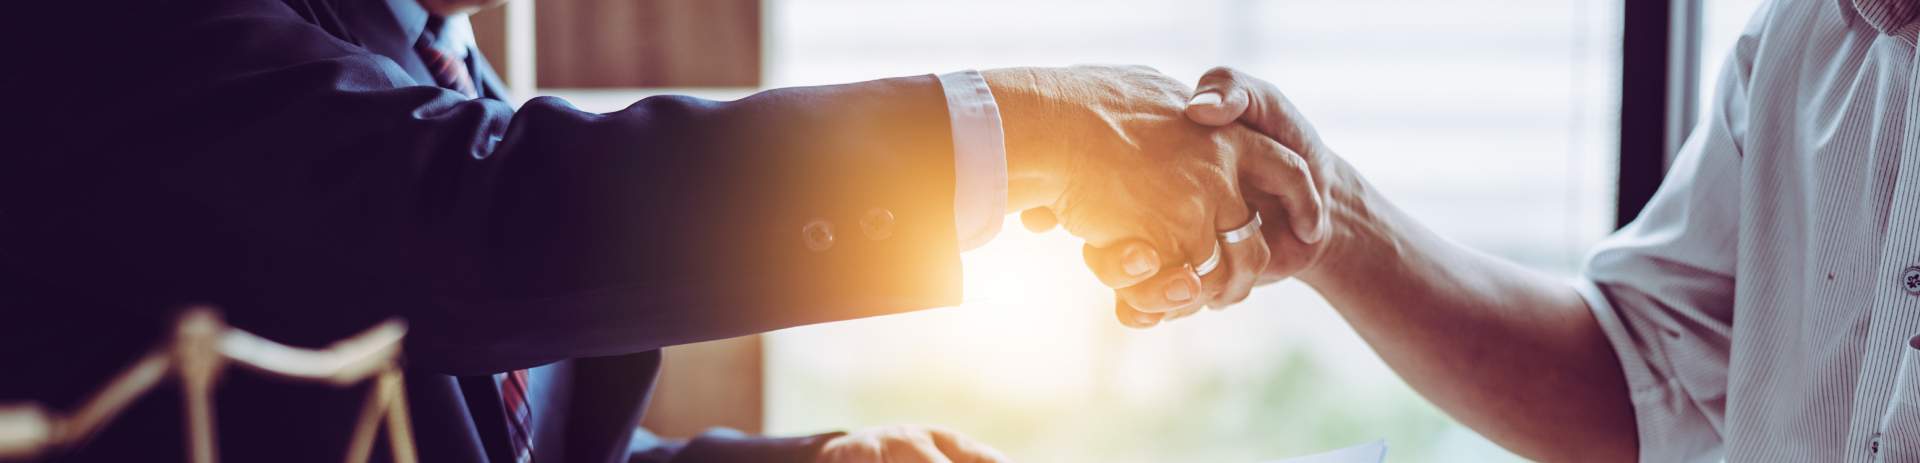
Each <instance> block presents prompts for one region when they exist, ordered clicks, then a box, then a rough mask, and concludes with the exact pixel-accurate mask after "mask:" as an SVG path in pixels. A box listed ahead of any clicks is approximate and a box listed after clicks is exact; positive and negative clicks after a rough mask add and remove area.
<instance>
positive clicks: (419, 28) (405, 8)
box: [387, 0, 1847, 45]
mask: <svg viewBox="0 0 1920 463" xmlns="http://www.w3.org/2000/svg"><path fill="white" fill-rule="evenodd" d="M1840 1H1843V2H1844V1H1847V0H1840ZM387 8H388V9H391V10H393V19H394V21H396V22H399V23H400V24H399V25H400V32H401V33H402V34H404V35H405V37H406V38H407V44H408V45H412V44H414V43H416V42H419V41H420V34H422V33H424V32H426V30H427V18H430V17H432V16H433V13H429V12H427V7H424V6H420V0H387Z"/></svg>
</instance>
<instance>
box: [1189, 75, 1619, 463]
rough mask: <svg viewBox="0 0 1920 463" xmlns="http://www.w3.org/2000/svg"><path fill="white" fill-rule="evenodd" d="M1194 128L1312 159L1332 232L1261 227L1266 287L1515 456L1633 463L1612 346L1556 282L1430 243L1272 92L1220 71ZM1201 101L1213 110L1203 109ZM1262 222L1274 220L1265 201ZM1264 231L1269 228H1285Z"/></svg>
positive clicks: (1204, 87)
mask: <svg viewBox="0 0 1920 463" xmlns="http://www.w3.org/2000/svg"><path fill="white" fill-rule="evenodd" d="M1200 92H1201V93H1203V94H1204V93H1215V94H1218V95H1221V96H1222V98H1220V99H1218V100H1212V99H1211V98H1210V97H1201V98H1199V99H1197V100H1196V103H1195V104H1194V105H1193V106H1192V107H1190V108H1189V111H1188V114H1189V116H1190V117H1192V118H1193V119H1195V120H1197V121H1200V122H1203V123H1209V124H1213V125H1223V124H1226V123H1230V122H1233V121H1235V120H1236V118H1237V120H1238V121H1239V122H1241V123H1244V124H1246V125H1249V126H1252V127H1254V128H1256V129H1258V130H1260V131H1261V132H1263V133H1266V134H1268V135H1269V136H1272V137H1274V138H1275V139H1276V140H1277V141H1280V142H1281V144H1282V145H1285V146H1287V147H1289V148H1292V149H1294V150H1296V151H1299V152H1300V154H1301V155H1302V156H1303V157H1305V158H1306V159H1308V161H1309V162H1308V164H1309V167H1310V169H1311V170H1313V177H1314V179H1315V183H1316V184H1317V185H1316V186H1317V188H1319V190H1320V191H1321V192H1322V193H1321V194H1322V196H1323V198H1325V200H1326V202H1327V207H1326V210H1327V211H1328V213H1329V219H1330V220H1329V222H1328V223H1329V224H1330V227H1329V229H1330V233H1331V234H1330V235H1329V236H1328V237H1327V239H1324V240H1320V241H1319V242H1318V243H1316V244H1305V243H1303V242H1301V241H1299V240H1297V239H1295V238H1294V237H1293V236H1292V235H1290V234H1288V233H1280V232H1276V230H1271V229H1270V230H1268V232H1267V233H1265V237H1266V239H1267V240H1268V245H1269V247H1270V248H1271V249H1272V250H1273V256H1274V257H1273V258H1272V266H1270V267H1269V268H1268V269H1267V270H1268V271H1267V272H1266V273H1267V275H1268V277H1269V278H1271V279H1277V278H1281V277H1285V276H1288V275H1293V276H1297V277H1299V278H1300V279H1301V280H1302V281H1305V282H1306V283H1308V284H1309V285H1312V286H1313V287H1314V289H1316V290H1318V291H1319V292H1320V293H1321V294H1322V295H1323V296H1325V297H1326V298H1327V300H1328V302H1330V303H1331V304H1332V305H1333V307H1334V308H1335V309H1336V310H1338V311H1339V312H1340V314H1341V315H1342V316H1343V317H1345V318H1346V319H1347V321H1348V322H1349V323H1351V324H1352V325H1353V327H1354V329H1355V330H1356V331H1358V332H1359V333H1360V335H1361V337H1363V338H1365V339H1366V341H1367V343H1368V344H1370V345H1372V346H1373V348H1374V350H1375V351H1377V352H1379V354H1380V356H1381V357H1382V358H1383V359H1385V360H1386V362H1387V364H1388V365H1390V366H1391V367H1392V368H1393V369H1394V371H1396V372H1398V373H1399V374H1400V376H1401V377H1403V378H1405V379H1406V381H1407V382H1408V383H1409V384H1412V385H1413V387H1414V388H1415V389H1416V390H1418V391H1419V392H1420V393H1421V394H1422V395H1424V396H1425V397H1427V398H1428V399H1429V400H1432V401H1433V402H1434V403H1436V404H1438V405H1439V406H1440V407H1441V408H1442V409H1444V410H1446V411H1447V413H1448V414H1450V415H1452V416H1453V417H1454V418H1456V419H1458V420H1460V421H1461V422H1462V423H1465V424H1466V425H1467V426H1469V427H1472V428H1473V429H1475V430H1476V431H1479V432H1480V433H1482V434H1484V435H1486V436H1487V437H1488V438H1490V439H1492V440H1493V441H1495V442H1498V443H1500V444H1501V445H1503V446H1505V447H1507V448H1508V449H1510V450H1513V451H1514V452H1516V453H1519V454H1521V455H1524V456H1527V457H1530V458H1534V459H1539V460H1546V461H1631V460H1632V459H1634V458H1635V456H1636V454H1637V446H1638V443H1637V430H1636V426H1635V423H1634V413H1633V408H1632V405H1631V403H1630V401H1629V400H1630V399H1629V395H1628V390H1627V386H1626V380H1625V377H1624V376H1623V373H1622V372H1621V367H1620V363H1619V361H1618V360H1617V359H1616V358H1615V354H1614V351H1613V348H1612V347H1611V345H1610V344H1608V341H1607V338H1606V336H1605V334H1604V333H1602V331H1601V328H1600V325H1599V324H1598V322H1597V321H1595V319H1594V316H1593V314H1592V312H1590V310H1589V309H1588V307H1587V304H1586V302H1585V301H1584V300H1583V299H1582V298H1581V297H1580V295H1579V294H1578V293H1577V292H1576V291H1575V290H1574V289H1573V288H1572V287H1571V286H1569V285H1567V284H1566V283H1564V282H1562V281H1559V280H1557V279H1555V278H1553V277H1550V276H1547V275H1544V274H1542V273H1540V272H1537V271H1533V270H1529V269H1526V268H1523V267H1520V266H1518V265H1515V264H1513V263H1510V262H1507V261H1504V260H1501V259H1498V258H1495V257H1491V256H1488V255H1485V254H1482V253H1479V252H1476V251H1474V250H1471V249H1468V248H1466V247H1463V246H1460V245H1458V244H1455V243H1453V242H1450V241H1448V240H1446V239H1445V238H1442V237H1440V236H1439V235H1436V234H1434V233H1433V232H1432V231H1429V230H1428V229H1426V227H1423V226H1421V225H1420V224H1419V223H1418V222H1416V221H1415V220H1413V219H1412V218H1411V217H1409V216H1407V215H1406V214H1405V213H1403V212H1401V211H1400V210H1399V209H1398V208H1396V207H1394V205H1393V204H1392V203H1391V202H1390V201H1388V200H1387V199H1386V198H1385V197H1383V196H1381V195H1380V194H1379V193H1378V192H1377V191H1376V190H1374V189H1373V188H1372V187H1371V186H1370V185H1368V184H1367V182H1366V180H1365V179H1363V178H1362V177H1361V176H1360V175H1359V174H1358V172H1356V171H1355V170H1354V169H1353V168H1352V167H1351V166H1349V165H1348V164H1346V163H1345V162H1344V161H1341V160H1340V159H1339V158H1338V156H1336V155H1335V154H1334V153H1332V152H1331V150H1329V149H1327V148H1326V147H1325V146H1324V145H1323V144H1321V143H1320V142H1319V140H1318V137H1317V136H1316V135H1315V134H1314V133H1313V129H1312V126H1311V125H1309V124H1307V122H1306V120H1305V119H1303V118H1301V117H1299V115H1298V111H1296V110H1294V108H1293V107H1292V106H1291V104H1290V103H1288V102H1286V100H1285V98H1284V97H1283V96H1281V94H1280V92H1279V91H1278V90H1277V89H1275V88H1274V87H1273V86H1272V85H1271V84H1269V83H1266V82H1262V81H1259V80H1257V79H1253V78H1251V77H1249V76H1245V75H1241V74H1238V73H1237V72H1234V71H1231V70H1227V69H1217V70H1215V71H1214V72H1210V73H1208V75H1207V77H1205V78H1203V79H1202V80H1201V86H1200ZM1210 100H1211V101H1210ZM1254 202H1255V203H1257V204H1259V203H1265V204H1261V212H1262V213H1261V215H1262V216H1266V217H1281V215H1279V213H1278V212H1277V209H1278V208H1277V206H1274V205H1272V203H1273V202H1272V201H1262V200H1260V199H1258V198H1255V199H1254ZM1283 226H1285V225H1284V224H1279V223H1276V224H1270V225H1269V227H1283Z"/></svg>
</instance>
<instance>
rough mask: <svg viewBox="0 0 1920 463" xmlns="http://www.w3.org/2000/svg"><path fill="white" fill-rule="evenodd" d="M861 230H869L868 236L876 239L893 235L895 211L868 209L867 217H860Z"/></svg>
mask: <svg viewBox="0 0 1920 463" xmlns="http://www.w3.org/2000/svg"><path fill="white" fill-rule="evenodd" d="M860 230H861V231H864V232H867V238H868V239H872V240H875V241H878V240H884V239H887V237H889V236H893V211H889V210H886V209H880V208H873V209H868V210H867V215H866V217H862V218H861V219H860Z"/></svg>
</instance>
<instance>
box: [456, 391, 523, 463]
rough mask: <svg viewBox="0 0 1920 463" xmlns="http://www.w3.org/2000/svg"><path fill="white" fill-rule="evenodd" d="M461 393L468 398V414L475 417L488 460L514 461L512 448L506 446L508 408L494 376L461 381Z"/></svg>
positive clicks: (475, 425) (475, 427) (507, 443)
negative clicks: (501, 400) (504, 403)
mask: <svg viewBox="0 0 1920 463" xmlns="http://www.w3.org/2000/svg"><path fill="white" fill-rule="evenodd" d="M460 392H461V395H464V396H466V399H467V412H468V413H472V414H473V422H474V429H475V431H478V432H479V434H480V444H481V446H483V447H485V448H486V449H487V459H488V460H491V461H502V462H510V461H514V458H513V444H512V443H509V442H507V414H506V413H507V412H506V410H505V407H506V406H505V405H503V404H502V403H501V402H500V389H498V387H497V386H494V384H493V375H479V376H462V377H460Z"/></svg>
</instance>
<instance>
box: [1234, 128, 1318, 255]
mask: <svg viewBox="0 0 1920 463" xmlns="http://www.w3.org/2000/svg"><path fill="white" fill-rule="evenodd" d="M1238 133H1239V134H1240V135H1239V138H1240V144H1239V145H1238V146H1242V147H1246V148H1245V149H1244V150H1243V151H1242V152H1241V155H1240V160H1241V163H1242V165H1241V168H1240V175H1241V177H1242V182H1243V184H1244V185H1246V186H1247V187H1249V188H1251V189H1253V190H1255V191H1258V192H1260V193H1265V194H1268V195H1272V196H1274V197H1275V198H1277V199H1279V202H1280V206H1281V208H1283V209H1285V214H1284V217H1285V218H1286V220H1287V223H1288V225H1289V226H1290V227H1291V228H1292V232H1293V234H1294V236H1295V237H1297V238H1299V239H1300V241H1303V242H1307V243H1316V242H1319V241H1320V239H1321V238H1323V237H1325V236H1326V232H1327V226H1326V222H1327V211H1326V209H1325V208H1324V207H1323V205H1322V202H1321V198H1320V190H1319V189H1318V188H1317V187H1316V186H1315V184H1314V178H1313V172H1312V170H1311V169H1310V168H1309V167H1308V166H1307V160H1306V159H1305V158H1302V157H1300V155H1299V154H1298V153H1295V152H1294V151H1293V150H1291V149H1287V147H1285V146H1281V145H1280V144H1279V143H1276V142H1274V141H1273V140H1271V139H1268V138H1266V137H1264V136H1261V135H1259V134H1257V133H1253V132H1250V131H1248V132H1238Z"/></svg>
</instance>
